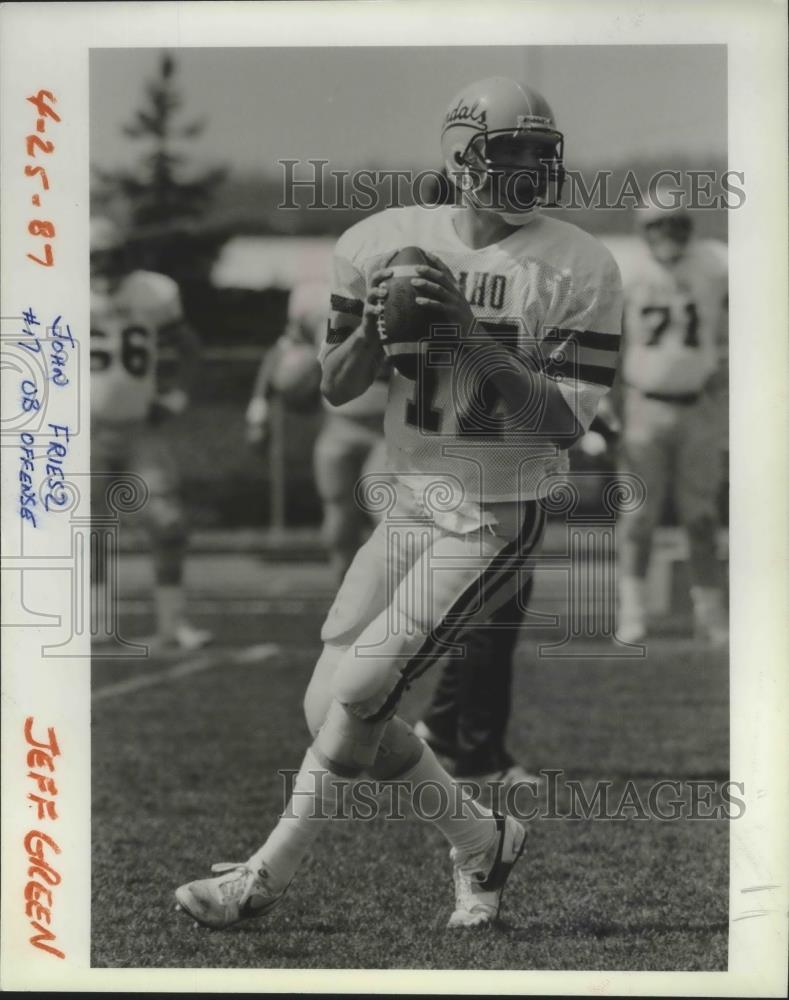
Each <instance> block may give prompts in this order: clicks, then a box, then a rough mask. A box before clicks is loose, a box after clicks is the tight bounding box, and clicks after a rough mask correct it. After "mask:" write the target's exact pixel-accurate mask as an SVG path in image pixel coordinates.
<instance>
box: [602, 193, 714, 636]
mask: <svg viewBox="0 0 789 1000" xmlns="http://www.w3.org/2000/svg"><path fill="white" fill-rule="evenodd" d="M636 228H637V232H638V234H639V236H640V237H641V238H640V240H638V241H637V243H635V244H634V245H633V248H632V250H630V251H629V252H627V253H624V254H620V259H619V265H620V270H621V272H622V280H623V283H624V293H625V316H624V332H625V339H624V361H623V401H622V421H623V437H622V461H623V464H624V467H625V468H626V469H627V470H628V471H630V472H634V473H636V474H637V475H638V476H640V477H641V479H642V481H643V483H644V484H645V486H646V489H647V496H646V501H645V503H644V504H643V505H642V506H641V507H640V508H639V509H638V510H636V511H633V512H632V513H629V514H626V515H623V517H622V521H621V530H620V534H619V602H620V608H619V627H618V630H617V633H618V635H619V637H620V638H621V639H622V640H623V641H625V642H637V641H639V640H641V639H643V638H644V636H645V634H646V629H647V601H646V576H647V570H648V568H649V560H650V553H651V548H652V539H653V535H654V531H655V528H656V527H657V525H658V524H659V522H660V517H661V514H662V511H663V507H664V504H665V500H666V497H667V494H668V491H669V489H670V488H671V487H672V486H673V495H674V500H675V503H676V507H677V511H678V515H679V518H680V520H681V522H682V524H683V525H684V528H685V530H686V532H687V536H688V543H689V563H690V577H691V598H692V602H693V613H694V622H695V627H696V631H697V634H699V635H700V636H701V637H704V638H705V639H706V640H708V641H709V642H710V643H711V644H712V645H714V646H717V647H721V646H724V645H725V644H726V643H727V641H728V625H727V615H726V613H725V610H724V602H723V589H722V579H721V576H722V574H721V567H720V565H719V562H718V558H717V552H716V548H717V532H718V521H719V519H718V508H717V503H718V495H719V491H720V488H721V484H722V477H723V471H724V470H723V450H724V447H725V440H726V431H727V423H728V417H727V415H726V412H725V409H726V408H725V397H726V393H727V385H728V351H727V346H726V345H727V338H728V330H727V302H728V297H727V289H728V269H727V262H726V248H725V246H723V245H722V244H720V243H717V242H716V241H712V240H702V239H698V238H694V234H693V223H692V220H691V217H690V215H689V213H688V211H687V210H686V209H685V208H684V207H683V204H682V192H681V191H678V190H676V189H674V188H671V187H668V186H664V187H658V188H657V190H656V191H655V194H654V198H653V199H651V202H650V203H649V204H648V205H647V206H646V207H644V208H641V209H638V210H637V211H636Z"/></svg>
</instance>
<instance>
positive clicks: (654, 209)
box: [635, 180, 693, 264]
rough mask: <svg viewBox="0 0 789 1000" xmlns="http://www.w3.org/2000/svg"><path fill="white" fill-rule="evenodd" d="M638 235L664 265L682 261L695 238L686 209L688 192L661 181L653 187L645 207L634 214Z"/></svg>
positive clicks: (691, 222) (646, 199)
mask: <svg viewBox="0 0 789 1000" xmlns="http://www.w3.org/2000/svg"><path fill="white" fill-rule="evenodd" d="M635 223H636V231H637V232H638V234H639V235H640V236H641V237H642V239H644V240H645V241H646V244H647V246H648V247H649V252H650V253H651V254H652V256H653V257H654V258H655V260H656V261H658V262H659V263H661V264H675V263H677V261H679V260H681V259H682V257H683V256H684V254H685V251H686V250H687V247H688V243H689V242H690V239H691V237H692V235H693V219H692V218H691V215H690V212H689V211H688V210H687V208H686V207H685V192H684V191H683V190H682V188H681V187H680V186H679V185H677V184H672V183H669V182H668V181H667V180H662V181H661V182H660V183H658V184H656V185H653V186H650V191H649V194H648V195H647V197H646V198H645V204H644V205H643V206H641V207H639V208H637V209H636V210H635Z"/></svg>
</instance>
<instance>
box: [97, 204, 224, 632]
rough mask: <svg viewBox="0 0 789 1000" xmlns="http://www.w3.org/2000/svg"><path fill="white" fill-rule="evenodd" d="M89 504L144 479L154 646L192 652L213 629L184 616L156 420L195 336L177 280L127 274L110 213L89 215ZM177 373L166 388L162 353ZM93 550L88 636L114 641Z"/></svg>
mask: <svg viewBox="0 0 789 1000" xmlns="http://www.w3.org/2000/svg"><path fill="white" fill-rule="evenodd" d="M90 240H91V315H90V366H91V384H90V388H91V393H90V401H91V508H92V512H93V517H94V519H95V520H99V519H100V518H101V516H102V514H109V513H111V512H110V510H109V506H108V496H109V492H108V491H110V490H111V487H112V483H113V477H115V476H117V475H119V474H121V473H123V472H129V473H134V474H136V475H138V476H140V477H141V478H142V480H143V481H144V483H145V488H146V489H147V493H148V496H147V499H146V503H145V505H144V507H143V508H142V516H143V517H144V519H145V522H146V527H147V529H148V532H149V534H150V544H151V552H152V555H153V560H154V566H155V576H156V586H155V590H154V602H155V615H156V634H155V636H154V637H153V639H152V640H151V643H150V644H151V645H152V646H153V648H154V649H156V650H167V649H173V650H178V649H180V650H187V651H189V650H194V649H198V648H200V647H201V646H204V645H206V643H208V642H209V641H210V640H211V634H210V632H207V631H205V630H203V629H197V628H194V627H193V626H192V625H190V624H189V622H188V621H187V619H186V609H185V596H184V589H183V582H182V578H183V566H184V557H185V553H186V547H187V530H186V520H185V515H184V509H183V504H182V502H181V499H180V495H179V483H178V477H177V473H176V469H175V461H174V458H173V456H172V455H171V454H170V452H169V449H168V448H167V445H166V442H165V441H164V439H163V437H162V433H161V429H159V428H158V427H155V425H156V424H158V423H159V422H160V421H161V420H162V419H164V418H166V417H168V416H174V415H177V414H180V413H182V412H183V411H184V409H185V408H186V406H187V402H188V399H187V395H186V391H185V388H184V386H185V384H186V382H188V375H189V372H190V370H191V367H192V365H193V363H194V360H195V358H196V338H195V336H194V334H193V333H192V331H191V330H190V328H189V327H188V326H187V324H186V321H185V319H184V315H183V311H182V309H181V299H180V294H179V292H178V286H177V285H176V284H175V282H174V281H172V279H170V278H168V277H166V276H165V275H163V274H156V273H153V272H150V271H140V270H133V271H129V270H128V269H127V267H126V264H125V252H124V244H123V241H122V239H121V234H120V231H119V229H118V228H117V227H116V226H115V225H114V223H112V222H111V221H110V220H109V219H105V218H94V219H92V220H91V232H90ZM168 349H169V352H170V354H171V355H173V356H174V357H175V365H174V368H175V371H174V372H173V374H172V378H171V379H170V382H171V384H169V385H168V386H167V387H166V388H163V387H162V386H161V383H160V381H159V377H158V376H159V375H160V373H161V369H162V358H163V357H165V358H166V355H167V350H168ZM98 551H99V550H98V549H97V551H96V553H94V559H93V566H92V586H93V590H94V593H93V596H92V607H93V609H94V627H93V635H94V637H95V639H96V641H98V642H102V641H111V640H112V638H113V628H112V624H111V621H112V615H113V611H114V609H112V608H108V607H107V602H106V601H105V600H104V599H102V598H100V593H99V592H100V591H101V590H102V589H103V584H104V582H105V579H106V573H107V569H108V567H107V566H106V565H105V559H104V558H103V557H101V556H99V555H98Z"/></svg>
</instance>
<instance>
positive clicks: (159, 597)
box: [155, 583, 186, 638]
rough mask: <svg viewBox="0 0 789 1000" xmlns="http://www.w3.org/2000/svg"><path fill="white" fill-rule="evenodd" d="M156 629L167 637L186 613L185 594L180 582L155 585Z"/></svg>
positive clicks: (172, 632) (173, 631)
mask: <svg viewBox="0 0 789 1000" xmlns="http://www.w3.org/2000/svg"><path fill="white" fill-rule="evenodd" d="M155 601H156V629H157V632H158V634H159V635H162V636H167V637H168V638H169V637H170V636H172V635H173V634H174V633H175V630H176V629H177V628H178V626H179V625H180V624H181V623H182V622H183V620H184V617H185V615H186V594H185V593H184V589H183V587H182V586H180V584H161V583H160V584H157V585H156V597H155Z"/></svg>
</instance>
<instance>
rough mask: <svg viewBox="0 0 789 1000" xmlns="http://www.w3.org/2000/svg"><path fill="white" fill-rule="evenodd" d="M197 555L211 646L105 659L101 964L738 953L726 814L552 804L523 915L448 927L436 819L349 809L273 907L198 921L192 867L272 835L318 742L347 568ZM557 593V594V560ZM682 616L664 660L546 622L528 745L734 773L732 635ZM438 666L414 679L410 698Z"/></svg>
mask: <svg viewBox="0 0 789 1000" xmlns="http://www.w3.org/2000/svg"><path fill="white" fill-rule="evenodd" d="M127 566H130V567H131V568H130V569H125V570H124V572H125V573H126V574H127V575H126V578H125V580H124V583H123V588H124V600H123V604H122V624H123V626H124V629H125V632H126V634H127V635H137V634H141V633H145V631H146V629H148V628H149V627H150V602H149V598H148V596H147V595H148V590H147V589H146V580H147V577H146V570H145V569H144V568H140V566H142V563H140V566H138V565H137V563H135V562H134V559H132V560H129V561H127ZM190 571H191V574H192V576H191V578H190V591H191V593H192V594H193V597H194V605H193V607H194V617H195V619H196V620H197V621H198V622H199V623H200V624H205V625H207V626H208V627H210V628H212V629H213V630H214V631H215V633H216V640H217V642H216V646H215V647H214V648H213V650H211V651H209V652H208V653H207V654H206V655H203V654H199V655H198V656H197V657H191V658H189V657H180V658H179V657H176V658H174V659H170V660H162V659H159V660H155V659H151V660H145V661H131V660H120V661H111V660H97V661H95V663H94V673H93V680H94V698H95V701H94V707H93V909H92V962H93V964H94V965H95V966H113V967H124V968H135V967H195V968H198V967H199V968H214V967H221V968H349V969H359V968H363V969H368V968H369V969H375V968H401V969H587V970H622V969H632V970H639V969H640V970H702V969H704V970H720V969H725V968H726V961H727V927H728V858H729V836H728V835H729V828H728V823H727V822H726V821H725V820H705V821H693V820H688V819H678V820H673V821H666V822H660V821H658V820H656V819H648V820H636V819H624V820H619V821H613V820H595V819H588V820H571V819H562V818H553V819H551V818H543V819H535V820H532V821H531V822H530V823H529V824H528V826H529V841H528V846H527V851H526V854H525V856H524V859H523V860H522V861H521V862H520V863H519V865H518V866H517V867H516V869H515V870H514V872H513V875H512V878H511V879H510V882H509V883H508V886H507V892H506V894H505V898H504V905H503V909H502V921H501V924H500V926H498V927H496V928H494V929H488V930H486V931H483V932H482V933H479V932H473V931H461V932H457V931H452V932H450V931H448V930H446V929H445V928H444V924H445V922H446V919H447V917H448V915H449V913H450V911H451V908H452V885H451V868H450V864H449V859H448V846H447V844H446V843H445V842H444V840H443V838H442V837H441V835H440V834H439V833H438V832H437V831H436V830H434V829H433V828H432V827H430V826H429V825H428V824H425V823H423V822H420V821H419V820H417V819H416V818H414V817H410V818H409V819H407V820H406V821H399V822H398V821H389V822H386V821H385V820H383V819H377V820H374V821H372V822H349V821H343V822H337V823H335V824H333V825H332V826H331V828H330V829H329V830H328V831H327V834H326V836H325V837H324V838H323V839H322V840H320V841H319V842H318V844H317V846H316V848H315V850H314V853H313V855H312V856H311V857H310V858H309V859H308V862H307V864H306V865H305V868H304V869H303V871H302V872H301V874H300V876H299V877H298V878H297V880H296V881H295V882H294V883H293V886H292V887H291V889H290V891H289V893H288V896H287V897H286V900H285V901H284V903H283V905H282V906H281V907H280V908H279V909H278V910H276V911H275V912H274V913H273V914H272V915H271V916H270V917H269V918H268V919H267V920H264V921H251V922H249V923H248V924H246V925H242V926H240V927H238V928H237V929H234V930H231V931H228V932H222V933H219V932H211V931H207V930H204V929H201V928H196V927H195V926H194V925H193V923H192V921H191V920H189V919H188V918H186V917H185V916H184V915H183V914H179V913H176V912H175V910H174V899H173V889H174V888H175V887H176V886H177V885H178V884H180V883H181V882H184V881H187V880H189V879H191V878H196V877H201V876H203V875H206V874H208V869H209V866H210V864H211V863H212V862H216V861H238V860H243V859H245V858H246V857H247V856H248V855H249V854H250V853H251V851H252V850H254V849H255V848H256V847H257V846H258V844H259V843H260V842H261V841H262V840H263V839H264V838H265V836H266V834H267V832H268V830H269V829H270V827H271V825H272V823H273V822H274V820H275V818H276V815H277V813H278V812H279V811H280V810H281V808H282V805H283V782H282V779H281V778H280V777H279V776H278V774H277V770H278V769H279V768H290V769H293V768H297V767H298V765H299V763H300V761H301V758H302V756H303V753H304V750H305V748H306V746H307V743H308V734H307V729H306V725H305V724H304V721H303V717H302V713H301V698H302V694H303V691H304V688H305V685H306V683H307V680H308V678H309V675H310V671H311V669H312V666H313V663H314V660H315V657H316V654H317V652H318V649H319V642H318V634H319V629H320V624H321V621H322V617H323V614H324V613H325V610H326V608H327V607H328V603H329V600H330V591H331V588H330V584H329V581H328V577H327V573H326V569H325V567H323V566H321V565H318V564H315V565H314V566H313V565H303V564H295V565H285V566H279V565H278V566H273V567H272V566H266V565H265V564H263V563H262V562H260V561H258V560H256V559H253V558H251V557H244V556H239V557H229V556H227V557H202V559H201V560H198V561H197V562H195V561H193V563H192V565H191V566H190ZM543 583H544V581H543ZM541 602H542V607H543V609H546V610H547V609H550V608H551V607H552V606H553V603H552V602H553V598H552V596H551V594H550V592H549V590H548V589H547V588H546V586H544V585H543V586H541V585H540V581H538V586H537V590H536V595H535V603H536V605H537V606H540V603H541ZM682 624H683V623H681V622H680V623H678V625H677V623H671V622H667V623H665V627H664V629H663V634H658V635H657V636H656V637H655V638H654V639H653V640H650V644H649V653H648V656H647V657H646V658H645V659H625V660H619V661H614V660H606V659H605V658H604V655H603V654H604V647H601V648H600V652H601V656H600V658H597V659H583V660H563V661H562V660H546V659H541V658H540V657H539V656H538V653H537V637H536V636H533V635H530V634H529V633H528V632H525V633H524V635H523V639H522V642H521V645H520V646H519V648H518V654H517V659H518V670H517V675H516V691H515V699H514V711H513V717H512V721H511V726H510V745H511V749H512V750H513V751H514V752H515V753H516V754H517V755H518V757H519V758H520V759H522V760H523V761H524V762H526V763H528V764H529V765H530V766H531V767H532V768H535V769H536V768H546V769H548V768H549V769H555V770H559V769H561V770H562V771H563V772H564V774H565V775H566V777H568V778H572V779H577V780H579V781H582V782H583V786H584V788H585V789H591V785H592V783H593V782H594V781H595V780H598V779H603V780H609V781H610V782H611V783H612V784H611V792H612V798H613V800H614V801H618V796H621V794H622V792H623V791H624V790H625V788H626V785H627V782H628V780H629V779H632V781H633V782H634V783H635V787H636V788H637V789H638V791H639V794H640V795H641V796H642V798H643V800H644V801H646V797H647V793H648V790H649V788H650V786H651V785H652V784H654V782H656V781H658V780H660V779H674V780H678V781H683V782H684V781H687V780H691V779H717V780H725V779H726V777H727V775H728V664H727V658H726V657H725V656H723V655H721V654H711V653H709V652H708V651H706V650H704V649H702V648H701V647H699V646H696V645H694V644H693V642H691V641H690V640H687V639H683V638H682V637H681V636H680V635H678V634H677V631H678V628H679V630H680V631H681V626H682ZM260 644H273V646H274V647H275V648H272V646H266V647H265V648H262V649H261V648H260ZM256 647H257V648H256ZM181 664H185V666H184V667H182V666H181ZM188 670H192V672H191V673H188V672H187V671H188ZM168 672H169V673H168ZM429 683H430V681H429V679H427V683H426V684H424V685H423V686H422V687H421V688H417V689H415V690H414V691H412V692H410V694H409V695H408V699H407V701H406V702H405V703H404V705H403V714H404V716H405V717H406V718H409V719H411V720H413V719H415V718H417V717H418V715H419V712H420V707H421V706H422V705H423V703H424V701H425V699H426V698H427V697H428V696H429ZM143 685H146V686H143ZM560 811H561V810H560Z"/></svg>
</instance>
